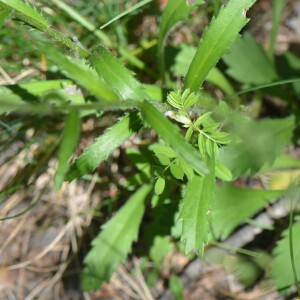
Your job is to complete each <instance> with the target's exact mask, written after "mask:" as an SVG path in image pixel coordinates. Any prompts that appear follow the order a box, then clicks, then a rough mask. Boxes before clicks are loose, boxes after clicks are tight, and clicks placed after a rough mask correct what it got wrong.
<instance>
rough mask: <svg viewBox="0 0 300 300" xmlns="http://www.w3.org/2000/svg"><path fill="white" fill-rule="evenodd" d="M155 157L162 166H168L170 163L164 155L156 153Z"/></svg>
mask: <svg viewBox="0 0 300 300" xmlns="http://www.w3.org/2000/svg"><path fill="white" fill-rule="evenodd" d="M155 156H156V158H157V160H158V161H159V162H160V163H161V164H162V165H163V166H168V165H169V164H170V163H171V161H170V158H169V157H168V156H167V155H166V154H163V153H157V154H155Z"/></svg>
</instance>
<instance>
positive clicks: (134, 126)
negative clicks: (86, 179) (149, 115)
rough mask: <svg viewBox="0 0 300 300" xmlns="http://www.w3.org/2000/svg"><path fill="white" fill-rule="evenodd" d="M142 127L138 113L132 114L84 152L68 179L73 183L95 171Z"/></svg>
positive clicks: (70, 171)
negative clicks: (76, 179) (74, 180)
mask: <svg viewBox="0 0 300 300" xmlns="http://www.w3.org/2000/svg"><path fill="white" fill-rule="evenodd" d="M140 127H141V122H140V119H139V117H138V115H137V113H136V112H132V113H130V114H129V116H126V117H124V118H123V119H122V120H121V121H120V122H119V123H117V124H115V125H113V126H112V127H110V128H109V129H108V130H107V131H106V132H105V133H104V134H103V135H101V136H100V137H98V138H97V139H96V140H95V142H94V143H93V144H92V145H91V146H89V147H87V148H86V149H85V150H84V152H83V153H82V154H81V155H80V156H79V157H78V158H77V159H76V160H75V162H74V163H73V164H72V165H71V167H70V170H69V172H68V174H67V176H66V179H67V180H68V181H72V180H73V179H75V178H78V177H81V176H83V175H85V174H87V173H89V172H92V171H93V170H95V168H96V167H97V166H98V165H99V164H100V163H101V162H102V161H103V160H105V159H107V157H108V156H109V155H110V154H111V153H112V152H113V150H114V149H116V148H118V147H119V146H121V145H122V144H123V143H124V142H125V141H126V140H127V139H129V138H130V137H131V136H132V135H133V134H134V133H135V132H137V131H138V130H139V129H140Z"/></svg>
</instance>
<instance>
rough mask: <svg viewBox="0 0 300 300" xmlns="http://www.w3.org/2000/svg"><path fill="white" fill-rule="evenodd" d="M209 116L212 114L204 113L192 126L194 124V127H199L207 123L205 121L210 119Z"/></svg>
mask: <svg viewBox="0 0 300 300" xmlns="http://www.w3.org/2000/svg"><path fill="white" fill-rule="evenodd" d="M211 115H212V112H206V113H204V114H203V115H201V116H200V117H199V118H198V119H197V120H196V121H195V123H194V124H195V125H196V126H199V125H201V124H203V123H205V121H207V120H208V119H209V118H210V116H211Z"/></svg>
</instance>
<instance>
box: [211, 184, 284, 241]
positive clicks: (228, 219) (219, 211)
mask: <svg viewBox="0 0 300 300" xmlns="http://www.w3.org/2000/svg"><path fill="white" fill-rule="evenodd" d="M284 193H285V192H284V191H269V190H254V189H242V188H238V187H235V186H233V185H230V184H224V185H222V186H217V187H216V193H215V202H214V203H215V209H214V211H213V214H212V228H213V232H214V237H215V238H217V239H218V238H221V239H222V240H224V239H226V238H227V237H228V236H229V235H230V234H231V232H232V231H233V230H234V229H235V228H236V227H237V226H239V225H240V224H241V223H243V222H244V221H245V219H247V218H251V217H252V216H253V215H254V214H255V213H256V212H257V211H259V210H260V209H261V208H263V207H264V205H265V204H266V203H267V202H269V201H270V200H274V199H277V198H279V197H281V196H282V195H283V194H284Z"/></svg>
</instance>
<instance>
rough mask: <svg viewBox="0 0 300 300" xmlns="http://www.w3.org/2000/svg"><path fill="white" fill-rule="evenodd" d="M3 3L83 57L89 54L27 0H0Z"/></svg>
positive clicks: (25, 20)
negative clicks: (57, 29) (54, 27)
mask: <svg viewBox="0 0 300 300" xmlns="http://www.w3.org/2000/svg"><path fill="white" fill-rule="evenodd" d="M1 3H2V4H3V5H6V6H7V7H9V8H11V9H13V12H14V15H15V16H16V17H17V18H18V19H20V20H21V21H22V22H25V23H26V24H28V25H29V26H31V27H32V28H34V29H38V30H39V31H41V32H44V33H46V34H47V35H49V36H51V37H52V38H54V39H55V40H56V41H58V42H60V43H62V44H64V45H65V46H67V47H68V48H70V49H71V50H73V51H75V52H76V53H78V54H80V55H81V56H83V57H87V56H88V55H89V53H88V52H87V51H86V50H84V49H82V48H81V47H78V45H77V44H76V43H74V42H73V41H71V40H70V39H68V38H66V37H65V36H63V35H62V34H61V33H60V32H58V31H56V30H54V29H53V28H51V27H50V25H49V24H48V22H47V20H46V19H45V18H44V17H43V15H42V14H41V13H40V12H39V11H38V10H37V9H36V8H35V7H34V6H33V5H31V4H29V2H28V1H27V0H26V1H22V0H0V4H1Z"/></svg>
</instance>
